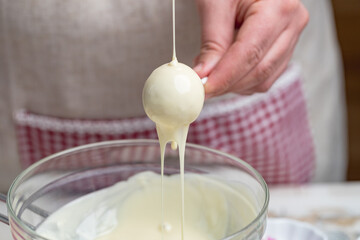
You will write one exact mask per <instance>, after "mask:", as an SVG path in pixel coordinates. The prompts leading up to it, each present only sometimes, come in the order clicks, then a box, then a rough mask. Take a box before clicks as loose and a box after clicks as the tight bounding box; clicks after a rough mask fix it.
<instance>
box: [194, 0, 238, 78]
mask: <svg viewBox="0 0 360 240" xmlns="http://www.w3.org/2000/svg"><path fill="white" fill-rule="evenodd" d="M232 2H234V1H219V0H197V5H198V9H199V13H200V19H201V24H202V33H201V38H202V39H201V42H202V44H201V50H200V54H199V55H198V56H197V57H196V58H195V61H194V64H195V67H194V70H195V71H196V72H197V73H198V75H199V76H200V78H203V77H206V76H207V75H208V74H209V72H210V71H211V70H212V69H213V67H214V66H215V65H216V64H217V63H218V61H219V60H220V59H221V57H222V56H223V54H224V53H225V52H226V51H227V49H228V48H229V46H230V44H231V43H232V42H233V39H234V24H235V23H234V22H235V20H234V19H235V13H236V12H235V9H234V7H233V6H232V5H233V3H232Z"/></svg>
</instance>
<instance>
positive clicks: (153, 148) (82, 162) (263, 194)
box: [7, 140, 269, 240]
mask: <svg viewBox="0 0 360 240" xmlns="http://www.w3.org/2000/svg"><path fill="white" fill-rule="evenodd" d="M143 171H153V172H157V173H159V172H160V147H159V144H158V142H157V141H156V140H120V141H108V142H101V143H95V144H89V145H84V146H80V147H76V148H73V149H69V150H66V151H63V152H60V153H57V154H54V155H51V156H49V157H47V158H45V159H43V160H41V161H39V162H37V163H35V164H34V165H32V166H31V167H29V168H28V169H26V170H25V171H24V172H22V173H21V174H20V175H19V176H18V177H17V178H16V180H15V181H14V183H13V184H12V186H11V188H10V190H9V192H8V199H7V208H8V215H9V222H10V226H11V232H12V235H13V237H14V239H17V240H20V239H26V240H28V239H46V238H44V237H42V236H40V235H38V234H37V233H36V229H37V227H38V226H39V225H40V224H41V223H42V222H43V221H44V220H45V219H46V218H47V217H48V216H49V215H50V214H51V213H53V212H55V211H56V210H58V209H59V208H61V207H62V206H64V205H65V204H67V203H69V202H70V201H73V200H75V199H77V198H79V197H82V196H84V195H86V194H89V193H91V192H94V191H97V190H100V189H103V188H106V187H109V186H111V185H113V184H115V183H117V182H119V181H126V180H127V179H128V178H129V177H131V176H133V175H134V174H136V173H139V172H143ZM164 172H165V174H167V175H171V174H178V173H179V160H178V155H177V152H176V151H172V150H170V149H167V150H166V159H165V170H164ZM190 172H191V173H197V174H208V175H211V176H215V177H218V178H221V180H223V181H226V182H228V183H229V184H231V185H232V186H236V187H238V188H239V189H241V191H242V192H244V193H246V194H245V195H244V196H246V198H248V200H249V202H250V203H251V204H252V205H253V207H254V208H255V209H256V211H257V216H256V218H254V219H253V220H252V222H251V223H249V224H248V225H247V226H245V227H242V228H241V229H237V230H236V231H234V232H232V233H231V234H229V235H228V236H224V237H223V238H222V239H223V240H225V239H226V240H227V239H232V240H235V239H239V240H240V239H254V240H255V239H256V240H260V239H261V238H262V236H263V235H264V231H265V226H266V218H267V208H268V202H269V191H268V188H267V186H266V183H265V181H264V179H263V178H262V177H261V176H260V174H259V173H258V172H257V171H256V170H254V169H253V168H252V167H251V166H249V165H248V164H247V163H245V162H243V161H242V160H240V159H238V158H236V157H233V156H231V155H228V154H225V153H222V152H219V151H216V150H212V149H209V148H206V147H202V146H198V145H194V144H187V146H186V155H185V174H186V173H190ZM185 211H186V209H185ZM239 217H241V216H239ZM69 221H71V219H69ZM55 240H56V239H55Z"/></svg>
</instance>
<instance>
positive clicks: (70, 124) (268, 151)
mask: <svg viewBox="0 0 360 240" xmlns="http://www.w3.org/2000/svg"><path fill="white" fill-rule="evenodd" d="M297 72H298V71H296V70H294V69H291V68H290V69H288V71H287V73H285V74H284V75H283V76H282V79H279V80H278V82H277V83H276V84H275V86H274V87H273V88H272V89H271V90H270V91H269V92H267V93H264V94H255V95H253V96H249V97H242V96H234V97H232V98H228V99H224V100H221V101H219V102H216V103H212V104H208V105H207V106H205V107H204V109H203V112H202V114H201V115H200V117H199V118H198V120H197V121H196V122H194V123H193V124H192V125H191V126H190V131H189V135H188V142H191V143H196V144H201V145H204V146H208V147H210V148H214V149H218V150H221V151H224V152H227V153H230V154H232V155H235V156H237V157H239V158H241V159H243V160H245V161H246V162H248V163H249V164H250V165H252V166H253V167H254V168H255V169H257V170H258V171H259V172H260V173H261V174H262V176H263V177H264V178H265V180H266V181H267V182H268V183H270V184H278V183H302V182H306V181H309V180H310V179H311V177H312V175H313V172H314V146H313V141H312V136H311V131H310V128H309V123H308V119H307V110H306V102H305V98H304V94H303V92H302V86H301V80H300V78H299V75H298V74H297ZM15 118H16V122H17V130H18V131H17V133H18V143H19V151H20V158H21V163H22V165H23V166H24V167H27V166H29V165H31V164H32V163H34V162H36V161H38V160H39V159H42V158H44V157H45V156H48V155H50V154H52V153H55V152H58V151H61V150H64V149H68V148H71V147H74V146H78V145H83V144H87V143H93V142H99V141H104V140H115V139H138V138H152V139H156V138H157V135H156V130H155V125H154V124H153V123H152V122H151V121H150V120H149V119H148V118H146V117H144V118H134V119H121V120H84V119H63V118H54V117H47V116H40V115H36V114H33V113H29V112H26V111H19V112H17V113H16V116H15ZM141 151H142V152H144V151H145V152H146V149H142V150H141ZM141 151H140V152H141ZM135 152H139V151H135ZM145 155H146V154H145ZM143 156H144V155H143ZM84 159H86V158H84ZM87 159H89V158H87ZM203 160H204V161H206V158H204V159H203ZM159 161H160V159H159ZM87 163H88V162H87V161H85V160H84V163H83V164H87ZM69 164H71V161H69Z"/></svg>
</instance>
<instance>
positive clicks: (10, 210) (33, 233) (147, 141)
mask: <svg viewBox="0 0 360 240" xmlns="http://www.w3.org/2000/svg"><path fill="white" fill-rule="evenodd" d="M146 144H157V145H159V141H158V140H156V139H122V140H111V141H102V142H96V143H90V144H84V145H80V146H77V147H73V148H69V149H66V150H63V151H59V152H57V153H54V154H51V155H49V156H47V157H45V158H43V159H40V160H39V161H37V162H35V163H34V164H32V165H30V166H29V167H27V168H26V169H24V170H23V171H22V172H21V173H20V174H19V175H18V176H17V177H16V178H15V180H14V181H13V182H12V184H11V186H10V188H9V191H8V193H7V201H6V205H7V209H8V214H9V216H10V219H11V221H10V222H12V221H14V222H15V224H16V225H17V226H19V227H21V229H22V230H24V231H25V232H26V233H27V234H29V236H30V237H36V239H40V240H51V239H48V238H45V237H43V236H41V235H39V234H38V233H36V231H35V230H33V229H31V228H30V227H29V226H27V225H26V224H25V223H23V221H21V219H19V218H18V217H17V216H16V214H15V211H14V209H13V207H12V203H11V202H10V200H11V196H12V195H13V194H14V192H15V191H16V188H17V187H18V186H19V184H21V182H22V179H23V178H24V177H25V176H26V175H27V174H29V173H30V172H31V171H33V170H34V169H36V168H37V167H38V166H40V165H42V164H44V163H46V162H48V161H51V160H52V159H54V158H57V157H59V156H63V155H67V154H71V153H74V152H78V151H82V150H86V149H90V148H98V147H104V146H107V147H111V146H116V145H123V146H126V145H146ZM186 147H191V148H194V149H199V150H205V151H208V152H211V153H215V154H219V155H222V156H225V157H227V158H230V159H232V160H234V161H236V162H238V163H240V164H242V165H244V166H245V167H246V168H247V169H248V170H250V172H251V173H252V174H254V175H255V177H256V178H257V180H258V181H259V183H260V185H261V187H262V188H263V190H264V193H265V201H264V204H263V206H262V208H261V210H260V211H259V213H258V214H257V216H256V217H255V218H254V219H253V220H252V221H251V222H250V223H249V224H248V225H246V226H245V227H244V228H242V229H241V230H239V231H237V232H235V233H233V234H231V235H229V236H226V237H225V238H223V239H222V240H226V239H231V238H232V237H234V236H237V235H239V234H241V233H243V232H245V231H247V230H248V229H249V228H251V227H252V226H253V225H255V224H256V223H257V222H258V220H260V219H261V218H262V217H263V216H264V215H265V214H266V213H267V209H268V206H269V199H270V196H269V195H270V194H269V188H268V186H267V184H266V182H265V180H264V178H263V177H262V176H261V175H260V173H259V172H258V171H257V170H256V169H254V168H253V167H252V166H251V165H250V164H248V163H247V162H245V161H244V160H241V159H240V158H238V157H235V156H233V155H231V154H228V153H225V152H222V151H219V150H215V149H212V148H209V147H205V146H202V145H198V144H193V143H186ZM185 151H186V148H185ZM185 161H186V160H185Z"/></svg>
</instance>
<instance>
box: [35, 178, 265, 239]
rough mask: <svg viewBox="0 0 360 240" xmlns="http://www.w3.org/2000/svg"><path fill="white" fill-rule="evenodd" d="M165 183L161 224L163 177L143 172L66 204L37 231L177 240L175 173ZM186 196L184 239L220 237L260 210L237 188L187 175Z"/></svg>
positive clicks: (83, 236)
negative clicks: (163, 210)
mask: <svg viewBox="0 0 360 240" xmlns="http://www.w3.org/2000/svg"><path fill="white" fill-rule="evenodd" d="M163 180H164V181H163V187H164V199H165V202H164V208H165V214H164V221H162V217H161V206H160V201H161V199H160V198H161V177H160V175H158V174H155V173H153V172H142V173H139V174H137V175H135V176H133V177H131V178H130V179H129V180H128V181H124V182H119V183H117V184H115V185H113V186H111V187H109V188H105V189H102V190H99V191H96V192H93V193H90V194H87V195H85V196H83V197H80V198H78V199H76V200H74V201H72V202H70V203H68V204H67V205H65V206H63V207H62V208H60V209H59V210H57V211H56V212H54V213H53V214H51V215H50V216H49V217H48V218H47V219H46V220H45V221H44V222H43V223H42V224H41V225H40V227H39V228H38V229H37V233H38V234H40V235H41V236H44V237H46V238H47V239H51V240H144V239H147V240H160V239H162V238H163V239H165V240H179V239H180V236H181V221H180V215H181V213H180V211H179V208H180V205H181V194H180V191H179V189H180V181H179V175H172V176H164V178H163ZM185 195H186V199H185V208H186V210H187V211H186V221H185V230H186V231H185V239H186V240H218V239H222V238H223V237H225V236H227V235H229V234H231V233H234V232H236V231H238V230H239V229H241V228H243V227H245V226H246V225H247V224H249V223H250V222H251V221H252V220H253V219H254V218H255V216H256V212H257V210H258V209H257V207H256V206H255V205H254V203H253V202H252V200H251V198H250V197H249V196H248V194H247V193H246V192H245V191H243V190H241V188H237V186H231V185H229V183H228V182H226V181H224V180H222V179H218V178H214V177H210V176H206V175H205V176H203V175H199V174H186V179H185ZM162 222H163V223H162ZM162 225H163V226H164V227H163V229H164V231H163V232H162V227H161V226H162Z"/></svg>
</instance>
